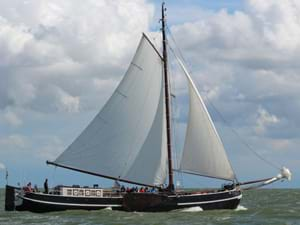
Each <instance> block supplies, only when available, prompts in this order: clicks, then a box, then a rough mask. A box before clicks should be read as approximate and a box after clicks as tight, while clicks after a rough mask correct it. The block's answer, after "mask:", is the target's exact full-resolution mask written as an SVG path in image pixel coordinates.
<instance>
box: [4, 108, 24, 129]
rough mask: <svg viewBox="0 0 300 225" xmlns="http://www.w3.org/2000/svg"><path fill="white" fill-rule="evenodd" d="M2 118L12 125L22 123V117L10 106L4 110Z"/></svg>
mask: <svg viewBox="0 0 300 225" xmlns="http://www.w3.org/2000/svg"><path fill="white" fill-rule="evenodd" d="M3 120H4V121H5V122H7V123H8V124H9V125H12V126H20V125H22V123H23V121H22V119H21V118H20V117H19V116H18V115H17V114H16V113H15V112H14V111H12V110H11V109H10V108H7V109H6V110H4V112H3Z"/></svg>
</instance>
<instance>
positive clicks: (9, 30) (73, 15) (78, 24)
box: [0, 0, 153, 113]
mask: <svg viewBox="0 0 300 225" xmlns="http://www.w3.org/2000/svg"><path fill="white" fill-rule="evenodd" d="M0 8H1V9H0V58H1V62H0V74H1V84H0V90H1V91H0V108H1V109H2V110H3V109H5V108H6V107H12V106H18V107H21V108H30V109H31V110H35V111H41V112H45V111H47V112H48V113H55V112H57V111H60V110H65V111H72V112H74V111H77V112H78V110H80V109H81V110H86V109H91V108H94V104H93V105H90V106H87V107H83V108H79V104H80V99H81V98H83V99H85V98H90V97H91V96H97V95H99V92H100V93H101V94H103V93H106V92H107V91H109V90H108V89H107V88H106V87H105V86H104V87H102V89H101V90H99V89H97V87H93V85H92V81H93V80H95V79H97V80H98V83H99V82H100V80H102V79H105V77H112V78H114V84H115V85H116V84H117V82H118V80H119V79H120V77H121V75H122V73H120V71H123V70H124V68H125V67H126V65H127V64H128V62H129V60H130V57H131V56H132V55H133V53H134V49H135V47H136V45H137V42H138V39H139V38H140V36H141V32H142V31H145V30H148V26H149V24H150V23H149V22H150V18H151V17H152V15H153V6H152V5H151V4H148V3H146V2H144V1H142V0H133V1H130V2H124V1H106V0H104V1H98V2H97V1H91V0H90V1H85V2H84V3H83V2H81V1H76V4H75V3H74V1H64V2H61V1H51V2H49V1H42V2H37V1H26V2H18V1H10V2H1V3H0ZM99 12H101V13H99ZM107 18H110V19H109V20H108V19H107ZM123 72H124V71H123ZM104 82H105V80H104ZM90 87H92V88H90ZM51 88H53V91H51V90H50V89H51ZM87 88H89V90H90V91H89V92H86V91H83V90H86V89H87ZM55 89H56V90H60V91H59V93H58V94H57V91H56V90H55ZM57 95H59V96H57ZM94 99H95V97H94ZM45 102H47V104H45ZM46 105H49V106H46Z"/></svg>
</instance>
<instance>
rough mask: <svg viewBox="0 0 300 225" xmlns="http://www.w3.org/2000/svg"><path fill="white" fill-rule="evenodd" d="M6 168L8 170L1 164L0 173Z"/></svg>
mask: <svg viewBox="0 0 300 225" xmlns="http://www.w3.org/2000/svg"><path fill="white" fill-rule="evenodd" d="M5 168H6V167H5V165H4V164H3V163H0V171H1V170H5Z"/></svg>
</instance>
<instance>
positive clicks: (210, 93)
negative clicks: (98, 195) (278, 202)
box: [0, 0, 300, 187]
mask: <svg viewBox="0 0 300 225" xmlns="http://www.w3.org/2000/svg"><path fill="white" fill-rule="evenodd" d="M167 7H168V11H167V18H168V23H169V29H170V31H171V33H172V36H173V37H174V39H175V42H176V44H175V43H174V41H172V39H171V38H170V41H169V42H170V45H171V46H173V48H175V45H177V47H179V48H180V49H181V52H182V54H183V56H184V58H185V60H186V63H187V67H188V68H189V70H190V71H191V74H192V77H193V78H194V79H195V82H196V84H197V86H198V88H199V90H200V92H201V94H202V95H203V98H204V99H205V101H206V103H207V106H208V109H209V111H210V112H211V115H212V117H213V120H214V121H215V124H216V126H217V128H218V130H219V132H220V135H221V137H222V139H223V141H224V145H225V147H226V149H227V152H228V155H229V157H230V159H231V161H232V166H233V167H234V169H235V171H236V174H237V177H238V178H239V179H240V180H241V181H243V180H247V179H256V178H264V177H269V176H273V175H276V174H277V173H278V171H277V170H276V169H275V168H273V167H272V166H270V165H269V164H267V163H266V162H264V161H262V160H260V159H258V158H257V157H256V156H255V155H254V154H253V153H252V152H251V151H250V150H249V148H248V147H247V146H251V148H252V149H253V150H255V151H256V152H257V153H258V154H259V155H260V156H262V157H263V158H264V159H267V161H268V162H272V163H273V164H275V165H276V166H279V167H280V166H283V165H285V166H287V167H289V168H290V169H291V170H292V172H293V173H294V180H293V181H292V182H290V183H287V182H284V183H281V184H276V185H273V186H272V187H299V186H300V174H299V171H300V150H299V146H300V117H299V115H300V64H299V62H297V61H298V58H299V57H300V38H299V37H300V2H299V1H297V0H283V1H277V0H269V1H260V0H248V1H237V0H235V1H233V0H228V1H225V0H222V1H209V0H200V1H199V0H197V1H196V0H184V1H167ZM159 13H160V1H159V0H155V1H150V0H148V1H146V0H128V1H123V0H113V1H111V0H97V1H96V0H87V1H79V0H65V1H59V0H51V1H47V0H42V1H40V0H23V1H21V0H10V1H5V0H0V186H3V185H4V184H5V180H4V178H5V174H4V171H3V168H4V166H6V167H7V168H8V170H9V175H10V176H9V181H10V183H11V184H16V183H17V182H21V183H24V182H26V181H28V180H31V181H32V182H33V183H37V184H39V185H40V184H42V182H43V179H44V178H45V177H48V178H49V180H50V182H49V183H50V184H53V185H54V184H59V183H64V184H68V183H69V184H72V183H74V182H79V181H81V184H92V183H95V182H98V183H99V182H100V183H101V182H103V183H106V182H107V181H105V180H101V179H100V181H99V178H95V177H90V176H85V175H80V174H78V173H75V172H69V171H65V170H63V169H58V168H57V169H55V168H53V167H50V166H46V164H45V161H46V160H53V159H55V157H57V156H58V155H59V154H60V153H61V152H62V151H63V150H64V149H65V148H66V147H67V146H68V145H69V144H70V143H71V142H72V141H73V140H74V138H75V137H76V136H77V135H78V134H79V133H80V132H81V131H82V130H83V129H84V128H85V126H86V125H87V124H88V122H89V121H90V120H91V119H92V118H93V117H94V116H95V114H96V113H97V112H98V111H99V109H101V106H103V104H104V103H105V101H106V100H107V99H108V97H109V96H110V95H111V94H112V92H113V90H114V88H115V87H116V86H117V85H118V82H119V81H120V79H121V78H122V76H123V74H124V73H125V71H126V69H127V67H128V65H129V63H130V60H131V58H132V56H133V54H134V52H135V49H136V47H137V44H138V41H139V39H140V37H141V33H142V32H145V33H147V34H148V35H149V37H150V38H151V40H152V41H153V43H154V44H156V45H157V46H159V44H160V34H159V28H160V24H159V23H158V20H159V16H160V15H159ZM170 68H171V75H172V77H173V81H172V92H173V93H174V94H175V95H176V109H174V118H175V120H176V121H177V123H176V125H175V126H176V128H177V132H176V136H177V143H178V145H177V147H178V148H179V149H180V146H181V145H182V142H183V140H182V135H183V134H184V129H185V123H186V116H187V106H188V98H187V91H186V88H185V87H186V86H185V81H184V78H183V76H182V74H181V75H180V73H179V70H178V67H177V66H176V64H175V62H174V61H173V59H172V57H171V66H170ZM219 112H220V113H221V115H220V113H219ZM236 133H238V135H236ZM245 143H246V145H247V146H246V145H245ZM183 182H184V184H185V185H186V186H200V185H205V184H207V183H205V182H206V180H205V181H204V180H201V179H200V180H199V179H198V178H195V177H185V178H183Z"/></svg>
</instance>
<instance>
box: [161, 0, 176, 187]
mask: <svg viewBox="0 0 300 225" xmlns="http://www.w3.org/2000/svg"><path fill="white" fill-rule="evenodd" d="M165 10H166V8H165V3H164V2H163V3H162V6H161V17H162V19H161V21H162V41H163V42H162V44H163V62H164V83H165V103H166V120H167V123H166V125H167V147H168V170H169V185H168V190H169V191H171V192H173V191H174V181H173V167H172V146H171V143H172V142H171V118H170V98H169V97H170V92H169V79H168V56H167V40H166V32H165V21H166V19H165Z"/></svg>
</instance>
